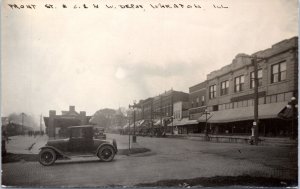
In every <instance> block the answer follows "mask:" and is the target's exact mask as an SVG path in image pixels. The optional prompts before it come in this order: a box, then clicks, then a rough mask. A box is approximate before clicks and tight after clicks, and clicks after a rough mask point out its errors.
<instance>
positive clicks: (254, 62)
mask: <svg viewBox="0 0 300 189" xmlns="http://www.w3.org/2000/svg"><path fill="white" fill-rule="evenodd" d="M247 57H248V58H251V64H252V65H253V67H254V78H252V79H253V80H254V122H253V129H254V141H253V142H254V144H255V145H258V141H259V138H258V134H259V133H258V128H259V119H258V65H257V64H258V61H260V60H267V58H263V57H257V56H256V55H254V56H247Z"/></svg>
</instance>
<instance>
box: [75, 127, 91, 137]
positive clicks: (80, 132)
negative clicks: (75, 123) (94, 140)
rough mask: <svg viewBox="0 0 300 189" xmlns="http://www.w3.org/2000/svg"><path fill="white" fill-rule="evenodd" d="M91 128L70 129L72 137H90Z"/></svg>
mask: <svg viewBox="0 0 300 189" xmlns="http://www.w3.org/2000/svg"><path fill="white" fill-rule="evenodd" d="M91 132H92V130H91V129H88V128H76V129H73V130H72V138H90V137H91V136H92V133H91Z"/></svg>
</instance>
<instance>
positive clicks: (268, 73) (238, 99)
mask: <svg viewBox="0 0 300 189" xmlns="http://www.w3.org/2000/svg"><path fill="white" fill-rule="evenodd" d="M251 56H252V57H253V56H257V57H262V58H264V59H263V60H260V61H259V62H258V72H257V76H258V96H259V106H258V109H259V112H258V115H259V120H260V124H259V133H260V135H263V136H288V135H289V133H290V132H292V131H291V126H290V123H289V122H287V121H284V120H281V119H279V118H278V116H277V115H278V113H279V112H280V111H281V110H282V109H283V108H284V107H285V106H286V105H287V104H288V102H289V101H290V100H291V97H293V96H294V97H297V96H298V38H297V37H294V38H291V39H289V40H284V41H282V42H279V43H277V44H275V45H273V46H272V47H271V48H269V49H266V50H263V51H259V52H257V53H254V54H252V55H251ZM206 84H207V87H206V97H207V101H206V102H207V104H206V106H207V110H208V111H209V112H210V114H211V116H212V117H211V119H210V120H209V123H210V124H211V128H212V130H211V132H212V133H216V134H219V133H239V134H249V133H251V128H252V125H253V116H254V66H253V65H252V63H251V58H249V56H248V55H245V54H238V55H237V56H236V57H235V59H234V60H233V61H232V63H231V64H229V65H227V66H225V67H223V68H221V69H220V70H216V71H213V72H211V73H210V74H208V75H207V81H206ZM199 121H200V122H201V121H202V122H203V118H200V119H199Z"/></svg>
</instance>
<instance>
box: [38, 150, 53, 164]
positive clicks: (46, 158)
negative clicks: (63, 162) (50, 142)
mask: <svg viewBox="0 0 300 189" xmlns="http://www.w3.org/2000/svg"><path fill="white" fill-rule="evenodd" d="M55 160H56V153H55V152H54V150H52V149H43V150H42V151H41V152H40V154H39V162H40V163H41V164H42V165H45V166H49V165H52V164H53V163H54V162H55Z"/></svg>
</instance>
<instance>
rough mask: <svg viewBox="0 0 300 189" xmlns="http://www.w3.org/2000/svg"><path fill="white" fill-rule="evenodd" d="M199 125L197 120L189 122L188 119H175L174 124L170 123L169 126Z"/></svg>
mask: <svg viewBox="0 0 300 189" xmlns="http://www.w3.org/2000/svg"><path fill="white" fill-rule="evenodd" d="M196 124H198V121H197V120H189V119H188V118H183V119H181V120H177V119H174V120H173V124H172V123H169V124H168V126H169V127H172V126H180V125H196Z"/></svg>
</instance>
